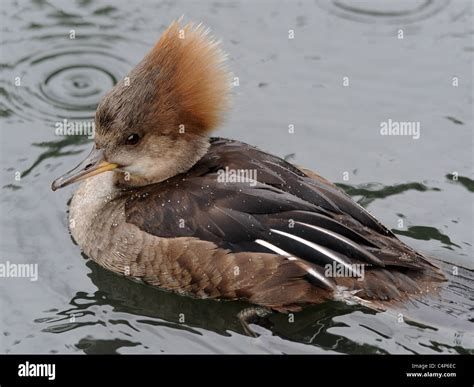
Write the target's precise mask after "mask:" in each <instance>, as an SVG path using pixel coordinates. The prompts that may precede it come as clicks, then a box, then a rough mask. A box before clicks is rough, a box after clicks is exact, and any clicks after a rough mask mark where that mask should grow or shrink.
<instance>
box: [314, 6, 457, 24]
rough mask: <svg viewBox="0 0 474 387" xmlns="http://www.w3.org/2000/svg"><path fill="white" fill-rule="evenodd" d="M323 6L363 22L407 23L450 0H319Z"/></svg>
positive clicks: (332, 11) (333, 12)
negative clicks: (390, 0) (388, 1)
mask: <svg viewBox="0 0 474 387" xmlns="http://www.w3.org/2000/svg"><path fill="white" fill-rule="evenodd" d="M318 4H319V6H320V7H321V8H323V9H325V10H326V11H328V12H329V13H332V14H334V15H337V16H339V17H342V18H345V19H350V20H354V21H359V22H363V23H386V24H407V23H413V22H417V21H421V20H424V19H427V18H429V17H431V16H433V15H435V14H437V13H438V12H440V11H441V10H442V9H444V8H445V7H446V6H447V5H448V4H449V0H400V1H394V2H390V3H387V2H386V1H379V0H363V1H357V2H356V1H351V0H319V1H318Z"/></svg>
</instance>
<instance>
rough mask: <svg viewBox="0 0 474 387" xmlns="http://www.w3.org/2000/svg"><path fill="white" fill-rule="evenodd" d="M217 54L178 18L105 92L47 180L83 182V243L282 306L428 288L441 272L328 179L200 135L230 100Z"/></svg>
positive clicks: (183, 280)
mask: <svg viewBox="0 0 474 387" xmlns="http://www.w3.org/2000/svg"><path fill="white" fill-rule="evenodd" d="M224 59H225V55H224V53H223V52H222V51H221V49H220V48H219V45H218V43H217V42H216V41H215V40H214V39H213V38H211V37H210V36H209V34H208V31H207V30H205V29H204V28H203V27H202V26H201V25H198V26H193V25H192V24H187V25H185V26H183V27H181V25H180V22H179V21H177V22H173V23H172V24H171V25H170V26H169V27H168V28H167V30H166V31H165V32H164V34H163V36H162V37H161V39H160V40H159V42H158V43H157V44H156V46H155V47H154V48H153V49H152V50H151V51H150V52H149V53H148V54H147V55H146V56H145V58H144V59H143V60H142V61H141V62H140V63H139V64H138V65H137V66H136V67H135V68H134V69H133V70H132V71H131V72H130V73H129V75H128V77H126V78H125V79H124V80H122V81H121V82H119V83H118V84H117V85H116V86H115V87H113V88H112V90H110V92H108V94H107V95H106V96H105V97H104V98H103V100H102V101H101V102H100V104H99V106H98V108H97V113H96V118H95V120H96V137H95V144H94V147H93V149H92V151H91V153H90V155H89V156H88V157H87V158H86V159H85V160H84V161H83V162H82V163H81V164H79V165H78V166H77V167H76V168H75V169H73V170H72V171H70V172H68V173H67V174H65V175H64V176H62V177H60V178H58V179H57V180H55V181H54V183H53V185H52V189H53V190H56V189H58V188H60V187H64V186H66V185H68V184H71V183H73V182H76V181H79V180H83V183H82V184H81V186H80V187H79V189H78V190H77V192H76V193H75V194H74V197H73V199H72V201H71V205H70V214H69V217H70V230H71V234H72V236H73V238H74V239H75V241H76V242H77V243H78V244H79V246H80V247H81V248H82V250H83V251H84V253H85V254H86V255H87V256H88V257H90V258H91V259H92V260H94V261H95V262H97V263H98V264H99V265H101V266H103V267H105V268H107V269H109V270H112V271H114V272H117V273H120V274H122V275H125V276H129V277H132V278H136V279H141V280H143V281H144V282H146V283H148V284H151V285H154V286H158V287H160V288H164V289H167V290H171V291H174V292H178V293H183V294H188V295H193V296H195V297H199V298H216V299H242V300H246V301H249V302H250V303H252V304H256V305H259V306H261V307H264V308H266V309H269V310H277V311H283V312H288V311H297V310H300V309H301V307H302V306H303V305H304V304H315V303H320V302H323V301H325V300H330V299H339V300H344V301H346V302H352V301H355V302H358V303H362V304H372V305H382V306H383V305H386V304H387V303H392V302H397V301H403V300H407V299H408V298H409V297H410V296H415V295H420V294H421V293H425V292H427V291H430V290H432V289H435V288H436V287H437V284H439V282H441V281H443V279H444V276H443V274H442V273H441V271H440V270H439V268H438V267H437V266H435V264H433V263H432V262H430V260H429V259H428V258H427V257H425V256H423V255H422V254H420V253H418V252H416V251H414V250H413V249H411V248H410V247H408V246H407V245H405V244H404V243H402V242H401V241H400V240H399V239H397V237H396V236H395V235H394V234H393V233H392V232H391V231H389V230H388V229H387V228H386V227H384V226H383V225H382V224H380V223H379V222H378V221H377V220H376V219H375V218H374V217H373V216H372V215H371V214H369V212H367V211H366V210H365V209H364V208H362V207H361V206H359V205H358V204H357V203H355V202H354V201H353V200H352V199H351V198H350V197H349V196H347V195H346V194H345V193H344V192H342V191H341V190H340V189H338V188H337V187H336V186H335V185H333V184H332V183H330V182H329V181H327V180H325V179H324V178H322V177H320V176H318V175H317V174H315V173H314V172H311V171H309V170H306V169H303V168H299V167H296V166H294V165H292V164H290V163H288V162H287V161H285V160H283V159H281V158H279V157H277V156H273V155H271V154H268V153H265V152H262V151H260V150H258V149H256V148H255V147H252V146H250V145H247V144H244V143H242V142H239V141H234V140H228V139H222V138H211V137H208V133H209V132H210V131H211V130H212V129H214V128H215V127H216V126H217V125H218V124H219V122H220V119H221V117H222V115H223V113H224V112H225V110H226V108H227V105H228V103H227V102H228V92H229V87H230V83H231V82H230V76H229V72H228V71H227V69H226V67H225V64H224ZM223 171H224V172H223ZM239 171H240V172H242V171H243V172H248V173H247V175H246V176H242V174H240V175H239V173H238V172H239ZM231 172H233V173H234V174H233V175H232V173H231ZM226 174H227V175H226ZM231 175H232V176H231ZM226 177H227V179H226ZM333 269H334V270H333ZM328 270H329V272H328Z"/></svg>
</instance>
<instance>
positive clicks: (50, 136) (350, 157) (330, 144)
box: [0, 0, 474, 353]
mask: <svg viewBox="0 0 474 387" xmlns="http://www.w3.org/2000/svg"><path fill="white" fill-rule="evenodd" d="M470 7H471V4H470V2H468V1H466V2H463V1H458V2H450V1H448V0H419V1H418V0H414V1H393V2H387V1H384V2H380V1H375V0H364V1H357V2H355V1H349V0H332V1H331V0H317V1H315V2H313V1H309V0H307V1H306V0H305V1H300V2H296V1H295V2H277V3H274V2H272V3H270V2H264V1H262V2H239V1H236V2H232V3H226V4H223V3H218V2H212V1H204V2H195V1H184V2H178V3H175V2H154V1H138V2H130V1H125V0H119V1H115V2H114V3H113V5H112V4H110V3H109V2H108V1H106V0H100V1H88V0H87V1H86V0H82V1H78V2H73V3H71V2H66V1H60V0H56V1H54V0H53V1H47V2H46V1H37V0H34V1H25V2H21V4H17V3H16V2H11V3H6V2H2V4H1V16H0V17H1V19H2V35H1V38H0V39H1V41H2V42H1V43H2V45H1V54H2V55H1V63H0V73H1V74H2V76H1V78H0V125H1V131H0V133H1V140H2V141H1V152H0V157H1V160H2V165H3V168H2V169H1V172H0V176H1V181H0V187H1V188H0V192H1V196H0V214H1V219H2V222H1V230H0V235H1V237H0V253H1V260H2V261H4V260H10V261H12V262H21V263H24V262H34V263H38V265H39V280H38V281H37V282H35V283H33V282H30V281H22V280H8V281H7V280H5V279H3V280H0V291H1V293H2V298H1V301H0V302H2V306H1V308H2V312H3V311H6V313H2V314H1V316H0V338H1V339H0V351H2V352H7V353H22V352H23V353H27V352H40V353H49V352H50V353H160V352H165V353H182V352H185V353H216V352H226V353H249V352H252V353H441V352H443V353H466V352H469V351H470V352H473V351H474V337H473V333H472V323H473V322H474V317H473V315H472V310H473V305H474V299H473V288H474V271H473V270H474V262H473V251H472V244H473V241H472V224H473V214H472V193H473V192H474V180H473V179H474V177H473V176H474V173H473V169H472V149H471V143H472V123H473V120H472V101H473V98H472V97H473V96H472V84H471V82H472V73H471V69H472V54H473V52H474V51H473V47H472V27H471V24H472V13H471V12H472V10H471V9H470ZM181 14H185V15H186V17H188V18H190V19H194V20H198V21H201V20H202V21H204V22H205V23H206V24H208V25H209V26H211V27H212V28H213V30H214V31H216V35H218V37H222V39H223V42H224V48H225V49H226V50H227V51H229V54H230V66H231V68H232V70H233V71H235V74H236V76H239V78H240V86H239V87H238V88H235V89H234V97H235V98H234V99H235V109H234V111H233V113H232V114H231V115H230V116H229V119H228V121H227V123H226V124H225V125H224V127H223V129H222V130H221V131H220V132H219V133H217V135H220V136H224V137H232V138H237V139H240V140H243V141H246V142H249V143H252V144H255V145H258V146H260V147H262V148H263V149H265V150H267V151H270V152H272V153H275V154H278V155H282V156H283V155H288V156H287V157H288V159H290V161H291V162H294V163H296V164H301V165H305V166H307V167H309V168H312V169H315V170H317V171H319V172H320V173H322V174H323V175H326V177H328V178H330V179H331V180H334V181H338V182H340V184H339V187H341V188H342V189H344V190H345V191H346V192H347V193H348V194H349V195H351V196H352V197H353V198H354V200H357V201H358V202H359V203H360V204H361V205H362V206H364V207H367V208H368V209H369V210H370V211H371V212H372V213H373V214H374V215H376V216H377V217H378V218H380V219H381V220H382V221H383V222H384V223H386V224H387V226H388V227H389V228H391V229H392V230H393V231H394V232H395V233H396V234H398V235H399V236H400V238H401V239H403V240H404V241H405V242H407V243H409V244H410V245H412V246H413V247H415V248H417V249H419V250H420V251H423V252H425V253H426V254H427V255H430V256H433V257H437V258H438V259H439V264H440V265H441V267H442V270H443V271H444V272H445V273H446V276H447V278H448V282H447V283H446V285H445V286H444V287H443V288H442V289H441V291H440V294H439V295H438V296H433V297H430V298H426V299H421V300H417V301H412V302H409V303H407V304H406V305H404V306H400V307H397V308H396V309H394V310H390V311H387V312H384V313H375V312H373V311H371V310H367V309H365V308H362V307H350V306H347V305H342V304H340V303H336V302H330V303H326V304H324V305H318V306H313V307H310V308H307V309H305V310H304V311H302V312H300V313H296V314H295V315H294V316H292V317H291V318H290V316H287V315H283V314H273V315H271V316H270V317H269V320H268V324H265V326H262V327H259V326H254V329H255V330H256V331H257V332H258V333H259V334H260V337H259V338H258V339H254V338H250V337H247V336H245V335H243V330H242V327H241V326H240V323H239V321H238V320H237V318H236V315H237V313H238V312H239V311H240V310H241V309H242V308H244V307H247V306H248V305H247V304H244V303H240V302H217V301H211V300H194V299H191V298H187V297H181V296H177V295H174V294H171V293H167V292H164V291H161V290H157V289H153V288H151V287H149V286H146V285H144V284H142V283H137V282H134V281H130V280H127V279H124V278H122V277H119V276H117V275H115V274H113V273H109V272H107V271H106V270H104V269H102V268H100V267H99V266H97V265H96V264H94V263H92V262H88V261H84V260H83V259H82V258H81V255H80V251H79V249H78V247H77V246H76V245H74V244H73V243H72V241H71V239H70V237H69V235H68V232H67V203H68V200H69V199H70V197H71V194H72V191H73V189H74V188H73V187H72V188H70V189H65V190H62V191H60V192H58V193H55V194H54V195H53V194H52V193H51V192H50V184H51V181H52V180H53V178H55V177H57V175H58V174H59V173H60V172H64V170H65V169H67V168H68V167H71V166H72V165H74V164H75V163H76V162H77V161H79V160H80V159H81V158H82V156H84V155H83V154H82V153H84V152H86V151H87V148H88V147H89V145H88V143H89V142H90V141H91V140H90V139H89V138H87V136H84V135H72V136H58V135H57V133H56V132H55V128H56V125H57V124H58V122H62V121H63V119H67V120H68V121H71V122H72V121H81V122H82V121H84V122H86V121H90V120H93V117H94V111H95V107H96V105H97V103H98V101H99V100H100V98H101V97H102V95H103V94H104V93H105V92H106V91H107V90H108V89H109V88H110V87H111V86H112V85H113V84H115V83H116V82H117V81H118V80H119V79H121V78H122V77H123V76H125V74H126V73H127V72H128V70H129V69H130V68H131V67H132V66H133V65H134V64H135V63H136V62H137V61H138V60H139V59H140V58H141V57H142V56H143V54H144V53H145V52H146V51H147V50H148V49H149V47H150V46H151V45H152V44H153V42H154V41H155V39H156V38H157V37H158V36H159V34H160V33H161V32H162V31H163V29H164V27H165V26H166V25H167V24H168V23H169V22H170V20H172V19H174V18H176V17H178V16H180V15H181ZM229 21H232V22H231V23H229ZM290 28H291V29H295V39H294V40H292V41H289V40H288V38H287V31H288V29H290ZM399 29H403V30H404V32H405V33H406V34H405V37H404V39H399V38H398V37H397V33H398V31H399ZM343 77H348V78H349V79H350V85H351V86H350V87H342V86H341V82H342V81H341V80H342V79H343ZM453 77H456V78H457V79H458V80H459V85H458V86H456V87H452V84H451V82H452V79H453ZM389 118H393V119H394V120H398V121H405V120H408V121H420V123H421V137H420V139H419V140H416V141H414V140H411V139H407V138H394V137H381V136H380V135H379V132H378V130H379V124H380V122H381V121H385V120H387V119H389ZM289 122H291V123H293V124H294V126H295V128H296V130H295V134H294V135H292V136H291V137H288V133H287V130H286V128H287V127H288V123H289ZM282 128H283V129H282ZM346 171H352V173H349V174H348V175H349V176H350V179H349V180H347V179H345V178H344V179H343V178H342V176H344V175H345V172H346ZM368 182H375V183H368ZM399 219H402V220H403V222H404V225H405V226H404V227H403V228H398V226H397V221H398V220H399ZM400 313H401V314H402V315H403V319H402V321H400V318H399V316H400Z"/></svg>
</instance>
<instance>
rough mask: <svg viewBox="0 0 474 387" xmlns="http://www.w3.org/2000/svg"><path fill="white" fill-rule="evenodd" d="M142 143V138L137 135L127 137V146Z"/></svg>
mask: <svg viewBox="0 0 474 387" xmlns="http://www.w3.org/2000/svg"><path fill="white" fill-rule="evenodd" d="M138 141H140V136H139V135H138V134H136V133H133V134H131V135H130V136H128V137H127V141H126V143H127V145H135V144H137V143H138Z"/></svg>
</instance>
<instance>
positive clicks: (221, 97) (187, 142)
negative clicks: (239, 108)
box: [52, 21, 230, 190]
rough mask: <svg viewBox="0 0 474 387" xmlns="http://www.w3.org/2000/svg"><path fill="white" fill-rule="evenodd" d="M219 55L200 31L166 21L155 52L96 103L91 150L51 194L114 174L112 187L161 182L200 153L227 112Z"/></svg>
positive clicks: (227, 78) (184, 168)
mask: <svg viewBox="0 0 474 387" xmlns="http://www.w3.org/2000/svg"><path fill="white" fill-rule="evenodd" d="M224 60H225V54H224V53H223V52H222V51H221V49H220V48H219V47H218V42H216V41H215V40H214V39H213V38H212V37H210V36H209V35H208V30H206V29H204V27H203V26H201V25H198V26H193V25H192V24H187V25H185V26H183V27H181V26H180V22H179V21H178V22H173V23H172V24H171V25H170V26H169V27H168V29H167V30H166V31H165V32H164V33H163V35H162V37H161V39H160V40H159V41H158V43H157V44H156V45H155V47H154V48H153V49H152V50H151V51H150V52H149V53H148V54H147V55H146V56H145V58H143V60H142V61H141V62H140V63H139V64H138V65H137V66H136V67H135V68H134V69H133V70H132V71H131V72H130V73H129V74H128V76H127V77H125V78H124V79H123V80H122V81H120V82H119V83H118V84H117V85H115V86H114V87H113V88H112V89H111V90H110V91H109V92H108V93H107V94H106V95H105V97H104V98H103V99H102V101H101V102H100V104H99V106H98V108H97V112H96V117H95V126H96V135H95V144H94V147H93V149H92V151H91V153H90V154H89V156H88V157H87V158H86V159H85V160H84V161H83V162H82V163H80V164H79V165H78V166H77V167H76V168H74V169H73V170H71V171H70V172H68V173H66V174H65V175H63V176H61V177H60V178H58V179H56V180H55V181H54V182H53V185H52V189H53V190H56V189H58V188H61V187H64V186H66V185H69V184H71V183H74V182H76V181H79V180H83V179H86V178H88V177H91V176H94V175H97V174H99V173H102V172H106V171H111V170H114V172H115V176H114V177H115V181H116V184H117V185H119V186H131V187H133V186H142V185H147V184H151V183H157V182H160V181H163V180H166V179H168V178H170V177H172V176H175V175H177V174H179V173H182V172H185V171H187V170H188V169H189V168H191V167H192V166H193V165H194V164H195V163H196V162H197V161H198V160H199V159H200V158H201V157H202V156H203V155H204V154H205V153H206V151H207V148H208V146H209V139H208V136H207V135H208V133H209V132H210V131H211V130H212V129H214V128H215V127H216V126H217V124H218V123H219V122H220V120H221V118H222V115H223V113H224V111H225V109H226V107H227V101H228V92H229V87H230V75H229V73H228V71H227V69H226V68H225V65H224V63H223V62H224Z"/></svg>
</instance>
